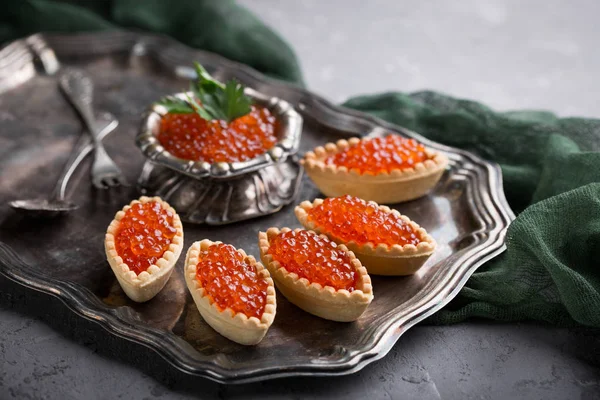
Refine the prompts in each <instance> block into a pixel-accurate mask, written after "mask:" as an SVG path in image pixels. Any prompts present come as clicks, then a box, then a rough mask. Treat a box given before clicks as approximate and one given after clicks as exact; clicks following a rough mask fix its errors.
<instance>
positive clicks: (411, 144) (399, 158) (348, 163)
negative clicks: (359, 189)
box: [325, 135, 428, 174]
mask: <svg viewBox="0 0 600 400" xmlns="http://www.w3.org/2000/svg"><path fill="white" fill-rule="evenodd" d="M427 159H428V157H427V155H426V154H425V147H424V146H423V145H422V144H420V143H419V142H417V141H416V140H414V139H406V138H403V137H401V136H398V135H388V136H386V137H384V138H373V139H364V140H361V141H360V142H359V143H358V144H356V145H354V146H350V147H349V148H348V149H346V150H344V151H341V152H339V153H336V154H333V155H331V156H329V157H327V158H326V159H325V164H334V165H337V166H343V167H346V168H348V170H351V169H358V171H359V172H360V173H361V174H364V173H365V172H370V173H373V174H379V173H384V172H387V173H389V172H391V171H392V170H394V169H401V170H404V169H408V168H413V167H414V166H415V165H416V164H418V163H420V162H423V161H425V160H427Z"/></svg>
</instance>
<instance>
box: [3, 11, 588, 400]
mask: <svg viewBox="0 0 600 400" xmlns="http://www.w3.org/2000/svg"><path fill="white" fill-rule="evenodd" d="M242 3H243V4H244V5H246V6H248V7H249V8H251V9H253V10H255V11H257V12H258V13H260V14H261V15H262V16H263V18H264V19H265V21H266V22H267V23H268V24H270V25H271V26H272V27H273V28H275V29H276V30H278V31H279V32H281V33H282V35H283V36H284V37H285V38H286V39H287V40H288V41H289V42H290V43H291V44H292V45H293V46H294V47H295V48H296V50H297V52H298V55H299V56H300V59H301V60H302V64H303V67H304V71H305V73H306V78H307V83H308V85H309V87H310V88H311V89H313V90H314V91H316V92H318V93H320V94H322V95H324V96H326V97H328V98H330V99H332V100H335V101H342V100H344V99H345V98H347V97H349V96H351V95H354V94H358V93H371V92H377V91H384V90H403V91H412V90H419V89H424V88H429V89H435V90H441V91H444V92H446V93H449V94H452V95H455V96H460V97H466V98H472V99H478V100H481V101H484V102H486V103H488V104H489V105H490V106H492V107H494V108H497V109H501V110H508V109H517V108H536V109H539V108H545V109H550V110H553V111H556V112H558V113H559V114H560V115H584V116H595V117H598V116H600V111H599V109H598V108H597V102H598V95H599V94H600V81H599V80H597V79H595V78H596V76H597V71H600V52H598V51H597V40H598V38H599V32H600V29H599V28H597V20H598V15H600V2H598V1H597V0H590V1H559V0H546V1H541V0H529V1H527V2H525V1H517V0H512V1H509V0H497V1H494V0H468V1H422V2H417V1H413V2H408V1H372V0H370V1H351V0H347V1H343V0H335V1H332V0H328V1H325V0H322V1H318V0H313V1H287V2H282V1H277V0H243V1H242ZM598 333H599V332H598V331H594V330H584V329H572V330H567V329H557V328H552V327H542V326H536V325H534V324H529V323H518V324H517V323H513V324H497V323H489V322H472V323H466V324H460V325H455V326H448V327H431V326H418V327H416V328H414V329H411V330H410V331H409V332H407V333H406V335H405V336H403V337H402V338H401V340H400V341H399V343H398V344H397V345H396V346H395V347H394V349H393V350H392V352H391V353H390V354H389V355H388V356H387V357H386V358H384V359H382V360H381V361H379V362H376V363H375V364H372V365H371V366H369V367H367V368H366V369H364V370H363V371H361V372H359V373H358V374H355V375H352V376H348V377H341V378H325V379H306V378H302V379H283V380H277V381H272V382H265V383H259V384H254V385H242V386H228V387H227V386H222V385H217V384H214V383H211V382H209V381H206V380H203V379H198V378H191V377H188V376H185V375H183V374H181V373H179V372H178V371H175V370H173V369H172V368H171V367H169V366H168V365H167V364H166V363H165V362H164V361H162V359H160V358H159V357H158V356H156V355H154V354H153V353H151V352H149V351H147V350H145V349H143V348H141V347H140V346H137V345H134V344H130V343H127V342H123V341H121V340H118V339H116V338H113V337H112V336H111V335H109V334H108V333H106V332H104V331H103V330H102V329H99V328H97V327H96V326H95V325H93V324H92V323H90V322H87V321H83V320H81V319H79V318H76V317H74V316H73V315H72V314H71V313H70V312H69V311H68V310H66V309H65V307H64V306H63V305H62V304H61V303H60V302H59V301H57V300H54V299H50V298H48V297H46V296H43V295H40V294H35V293H32V292H28V291H26V290H24V289H22V288H21V287H19V286H17V285H15V284H13V283H11V282H8V281H6V280H2V279H0V400H4V399H118V398H124V399H176V398H233V399H246V398H257V397H262V398H266V399H270V398H280V397H282V398H292V399H299V398H306V397H309V398H313V397H314V398H323V399H329V398H340V399H342V398H343V399H361V398H365V397H366V398H369V399H405V398H408V399H438V398H441V399H583V400H590V399H600V335H599V334H598Z"/></svg>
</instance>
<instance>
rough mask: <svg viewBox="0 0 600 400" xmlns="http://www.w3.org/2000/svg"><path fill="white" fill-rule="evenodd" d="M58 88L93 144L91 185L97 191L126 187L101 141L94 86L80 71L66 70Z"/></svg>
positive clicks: (122, 176) (123, 178)
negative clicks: (94, 108)
mask: <svg viewBox="0 0 600 400" xmlns="http://www.w3.org/2000/svg"><path fill="white" fill-rule="evenodd" d="M59 83H60V87H61V89H62V91H63V93H64V94H65V96H66V97H67V99H68V100H69V101H70V102H71V104H72V105H73V107H75V109H76V110H77V112H78V114H79V116H80V117H81V119H82V120H83V123H84V124H85V126H86V128H87V130H88V132H89V133H90V135H91V136H92V140H93V143H94V148H95V152H94V163H93V164H92V183H93V184H94V186H95V187H97V188H98V189H106V188H108V187H114V186H119V185H123V186H128V183H127V180H126V179H125V176H124V175H123V172H121V170H120V169H119V167H117V165H116V164H115V162H114V161H113V160H112V159H111V158H110V156H109V155H108V153H107V152H106V149H105V148H104V145H103V144H102V140H101V138H100V131H99V129H98V124H97V122H96V119H95V117H94V112H93V110H92V96H93V92H94V84H93V83H92V80H91V79H90V78H89V77H88V76H87V75H85V74H84V73H83V72H82V71H80V70H77V69H68V70H66V71H65V72H63V73H62V75H61V76H60V78H59Z"/></svg>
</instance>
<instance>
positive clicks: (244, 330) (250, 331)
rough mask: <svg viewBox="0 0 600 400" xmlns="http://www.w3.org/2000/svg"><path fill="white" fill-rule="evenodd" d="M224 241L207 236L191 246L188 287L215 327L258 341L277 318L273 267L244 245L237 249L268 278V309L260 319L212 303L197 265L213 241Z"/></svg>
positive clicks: (245, 340)
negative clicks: (266, 264) (202, 252)
mask: <svg viewBox="0 0 600 400" xmlns="http://www.w3.org/2000/svg"><path fill="white" fill-rule="evenodd" d="M220 243H221V242H212V241H210V240H208V239H204V240H202V241H199V242H195V243H194V244H192V246H190V248H189V250H188V252H187V256H186V260H185V270H184V275H185V281H186V283H187V287H188V289H189V291H190V293H191V294H192V298H193V299H194V303H196V307H197V308H198V311H199V312H200V315H202V318H203V319H204V320H205V321H206V323H207V324H209V325H210V326H211V327H212V328H213V329H214V330H215V331H217V332H219V333H220V334H221V335H223V336H225V337H226V338H228V339H229V340H232V341H234V342H236V343H239V344H243V345H254V344H257V343H259V342H260V341H261V340H262V339H263V337H264V336H265V334H266V333H267V331H268V330H269V327H270V326H271V324H272V323H273V320H274V319H275V313H276V310H277V300H276V296H275V286H274V285H273V279H271V276H270V274H269V271H268V270H267V269H266V268H265V267H264V266H263V265H262V264H261V263H259V262H257V261H256V259H255V258H254V257H253V256H251V255H247V254H246V253H245V252H244V250H242V249H236V251H238V252H239V253H240V254H242V255H243V256H244V261H246V262H247V263H249V264H250V265H253V266H254V267H255V268H256V272H257V274H258V275H260V276H262V278H264V279H265V280H266V281H267V284H268V286H267V298H266V304H265V309H264V311H263V314H262V315H261V318H260V319H258V318H256V317H254V316H252V317H248V316H247V315H246V314H244V313H242V312H237V313H236V312H234V311H233V310H232V309H231V308H226V309H224V310H220V309H219V308H218V307H217V305H216V304H215V303H214V302H212V303H211V300H210V298H209V296H208V295H207V293H206V290H205V289H204V288H203V287H202V286H201V285H200V282H198V279H196V273H197V266H198V263H199V262H200V252H201V251H202V250H206V249H207V248H209V247H210V246H211V245H213V244H220Z"/></svg>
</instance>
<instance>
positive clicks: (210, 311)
mask: <svg viewBox="0 0 600 400" xmlns="http://www.w3.org/2000/svg"><path fill="white" fill-rule="evenodd" d="M184 275H185V281H186V283H187V287H188V289H189V291H190V293H191V294H192V298H193V299H194V302H195V303H196V307H197V308H198V311H199V312H200V315H202V318H203V319H204V320H205V321H206V323H208V324H209V325H210V326H211V327H212V328H213V329H214V330H216V331H217V332H219V333H220V334H221V335H223V336H225V337H226V338H228V339H230V340H232V341H234V342H237V343H240V344H243V345H254V344H257V343H259V342H260V341H261V340H262V339H263V337H264V336H265V334H266V333H267V331H268V330H269V327H270V326H271V324H272V323H273V320H274V319H275V313H276V309H277V302H276V298H275V287H274V285H273V280H272V279H271V276H270V274H269V271H268V270H267V269H265V267H263V265H262V264H261V263H259V262H257V261H256V260H255V259H254V257H252V256H249V255H246V253H245V252H244V251H243V250H241V249H236V248H234V247H233V246H231V245H227V244H223V243H221V242H212V241H210V240H208V239H205V240H202V241H200V242H195V243H194V244H193V245H192V246H191V247H190V248H189V250H188V252H187V256H186V261H185V270H184Z"/></svg>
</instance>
